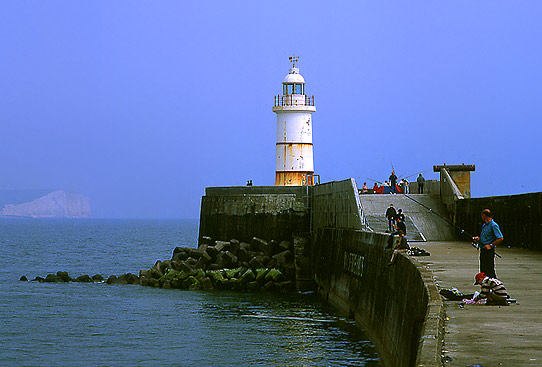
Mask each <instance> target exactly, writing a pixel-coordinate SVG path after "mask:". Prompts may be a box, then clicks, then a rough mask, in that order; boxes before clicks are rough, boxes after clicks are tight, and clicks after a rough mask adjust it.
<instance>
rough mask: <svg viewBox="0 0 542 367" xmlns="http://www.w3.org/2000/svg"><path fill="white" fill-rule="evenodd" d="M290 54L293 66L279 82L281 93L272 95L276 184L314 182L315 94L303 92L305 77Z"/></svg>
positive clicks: (297, 184)
mask: <svg viewBox="0 0 542 367" xmlns="http://www.w3.org/2000/svg"><path fill="white" fill-rule="evenodd" d="M298 60H299V56H293V57H290V61H291V62H292V68H291V69H290V72H289V73H288V75H286V77H285V78H284V81H283V82H282V96H281V95H277V96H275V105H274V107H273V112H275V113H276V114H277V165H276V175H275V186H301V185H313V184H314V182H313V174H314V162H313V155H312V118H311V115H312V113H313V112H315V111H316V107H314V96H311V97H309V96H307V95H306V94H305V79H304V78H303V77H302V76H301V74H299V69H298V68H296V67H295V63H296V62H297V61H298Z"/></svg>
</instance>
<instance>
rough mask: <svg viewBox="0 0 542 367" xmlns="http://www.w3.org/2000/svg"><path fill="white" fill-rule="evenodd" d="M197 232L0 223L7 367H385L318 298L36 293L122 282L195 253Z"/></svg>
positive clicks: (103, 288) (180, 226) (157, 226)
mask: <svg viewBox="0 0 542 367" xmlns="http://www.w3.org/2000/svg"><path fill="white" fill-rule="evenodd" d="M197 232H198V222H197V220H128V219H31V218H25V219H23V218H2V219H0V251H1V254H2V256H1V260H0V261H1V264H0V325H1V326H2V328H1V333H0V365H2V366H381V363H380V360H379V357H378V355H377V353H376V351H375V348H374V345H373V344H372V343H371V341H369V340H368V338H367V336H366V335H365V334H364V333H363V332H362V331H360V330H359V329H358V328H356V327H355V326H354V324H353V323H352V322H351V321H349V320H346V319H344V318H342V317H341V316H340V315H338V314H337V313H336V312H335V311H334V310H333V309H332V308H330V307H328V306H326V305H325V304H323V303H322V302H321V301H320V300H319V299H318V297H317V296H316V295H315V294H312V293H291V294H277V293H239V292H231V291H187V290H176V289H157V288H150V287H142V286H139V285H108V284H105V283H39V282H31V281H27V282H25V281H20V280H19V278H20V277H21V276H23V275H25V276H26V277H27V278H28V279H29V280H31V279H33V278H34V277H36V276H42V277H45V276H46V275H47V274H49V273H56V272H57V271H68V272H69V274H70V276H72V277H76V276H79V275H83V274H88V275H90V276H92V275H94V274H102V275H103V276H104V277H106V278H107V277H108V276H109V275H112V274H114V275H120V274H123V273H127V272H131V273H135V274H137V273H138V272H139V270H140V269H148V268H150V267H151V266H152V265H153V264H154V263H155V262H156V260H167V259H170V258H171V256H172V253H173V249H174V248H175V247H176V246H189V247H197V236H198V233H197Z"/></svg>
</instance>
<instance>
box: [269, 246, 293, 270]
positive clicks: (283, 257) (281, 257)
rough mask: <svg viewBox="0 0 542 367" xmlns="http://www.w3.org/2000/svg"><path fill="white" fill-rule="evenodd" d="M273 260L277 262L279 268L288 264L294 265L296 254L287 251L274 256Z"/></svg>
mask: <svg viewBox="0 0 542 367" xmlns="http://www.w3.org/2000/svg"><path fill="white" fill-rule="evenodd" d="M273 259H274V260H275V261H276V262H277V265H278V266H280V267H285V266H286V265H287V264H290V263H293V261H294V254H293V253H292V251H290V250H286V251H282V252H280V253H278V254H276V255H274V256H273Z"/></svg>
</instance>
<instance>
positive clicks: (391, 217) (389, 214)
mask: <svg viewBox="0 0 542 367" xmlns="http://www.w3.org/2000/svg"><path fill="white" fill-rule="evenodd" d="M396 215H397V212H396V211H395V208H394V207H393V204H390V207H389V208H388V210H386V218H388V228H389V231H390V232H391V231H392V229H393V228H395V216H396Z"/></svg>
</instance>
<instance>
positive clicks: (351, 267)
mask: <svg viewBox="0 0 542 367" xmlns="http://www.w3.org/2000/svg"><path fill="white" fill-rule="evenodd" d="M388 238H389V236H388V235H384V234H379V233H375V232H366V231H356V230H350V229H336V228H322V229H320V230H319V231H318V233H317V235H316V238H315V241H314V244H313V269H314V276H315V281H316V284H317V287H318V293H319V294H320V295H321V296H322V297H323V298H324V299H325V300H327V301H328V302H329V303H331V304H332V305H334V306H335V307H337V308H338V309H339V310H340V311H341V312H342V313H344V314H345V315H348V316H349V317H351V318H353V319H355V321H356V324H358V325H359V326H361V327H362V328H363V329H364V330H365V331H366V332H367V334H368V335H369V338H370V339H371V341H373V343H374V344H375V346H376V348H377V350H378V353H379V355H380V357H381V359H382V362H383V365H384V366H395V367H401V366H440V365H441V362H440V358H441V350H442V327H443V325H442V320H443V305H442V300H441V297H440V295H439V294H438V290H437V287H436V285H435V284H434V282H433V279H432V276H431V274H430V273H429V272H428V271H427V270H426V269H425V268H424V267H423V266H421V265H420V264H418V263H417V262H416V261H415V260H412V261H411V260H410V259H409V258H408V257H406V256H399V257H398V258H397V261H396V263H395V264H394V265H387V264H388V262H389V260H390V257H391V253H392V251H391V250H390V249H388V250H387V249H386V246H387V244H388Z"/></svg>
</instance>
